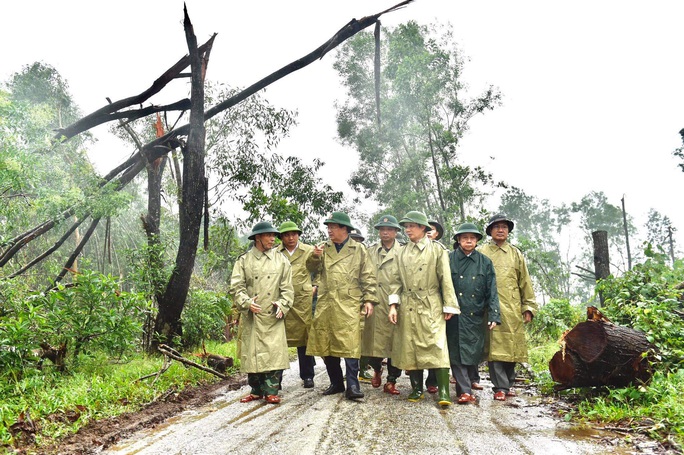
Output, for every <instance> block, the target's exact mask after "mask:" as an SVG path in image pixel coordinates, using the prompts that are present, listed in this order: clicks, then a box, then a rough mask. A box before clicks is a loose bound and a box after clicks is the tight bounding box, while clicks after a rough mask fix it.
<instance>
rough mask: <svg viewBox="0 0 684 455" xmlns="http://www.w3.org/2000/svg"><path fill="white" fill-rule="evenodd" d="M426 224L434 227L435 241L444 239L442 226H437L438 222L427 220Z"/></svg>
mask: <svg viewBox="0 0 684 455" xmlns="http://www.w3.org/2000/svg"><path fill="white" fill-rule="evenodd" d="M428 224H429V225H430V226H434V228H435V230H436V231H437V237H435V240H439V239H441V238H442V237H444V226H442V225H441V224H439V221H435V220H428Z"/></svg>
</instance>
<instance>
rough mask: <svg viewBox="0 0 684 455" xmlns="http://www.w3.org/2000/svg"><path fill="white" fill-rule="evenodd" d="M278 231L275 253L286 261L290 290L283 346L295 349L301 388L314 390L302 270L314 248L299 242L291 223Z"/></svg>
mask: <svg viewBox="0 0 684 455" xmlns="http://www.w3.org/2000/svg"><path fill="white" fill-rule="evenodd" d="M278 231H279V232H280V234H279V235H278V237H280V241H281V242H282V244H281V245H280V247H278V251H280V252H281V253H283V255H284V256H285V257H286V258H288V259H289V261H290V265H291V266H292V286H293V287H294V303H293V304H292V308H291V309H290V312H289V313H288V314H287V317H286V318H285V332H286V333H287V346H288V347H291V348H297V358H298V360H299V377H300V378H301V379H302V381H304V388H305V389H310V388H312V387H313V386H314V380H313V378H314V365H316V362H315V360H314V357H313V356H310V355H306V344H307V342H308V340H309V328H310V327H311V319H312V307H313V286H312V284H311V273H309V271H308V270H307V268H306V260H307V259H308V258H309V256H311V254H312V253H313V249H314V247H313V246H311V245H307V244H306V243H302V242H300V241H299V236H300V235H302V231H301V229H299V227H298V226H297V225H296V224H295V223H294V222H293V221H286V222H284V223H283V224H281V225H280V227H278Z"/></svg>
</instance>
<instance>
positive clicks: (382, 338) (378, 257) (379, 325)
mask: <svg viewBox="0 0 684 455" xmlns="http://www.w3.org/2000/svg"><path fill="white" fill-rule="evenodd" d="M401 248H402V246H401V245H400V244H399V242H397V241H395V242H394V245H393V246H392V248H390V250H389V251H385V248H383V246H382V243H380V242H378V243H376V244H375V245H373V246H371V247H370V248H368V254H369V256H370V260H371V262H372V263H373V267H374V270H375V275H376V276H377V280H378V287H377V289H378V291H377V296H378V305H376V306H375V307H374V308H373V314H372V315H371V317H369V318H368V319H366V321H365V325H364V328H363V339H362V341H361V355H363V356H368V357H380V358H389V357H391V352H392V336H393V334H394V324H392V323H391V322H390V320H389V292H390V291H389V288H390V283H391V282H392V279H393V278H394V276H395V275H396V274H397V272H398V269H397V259H396V255H397V252H398V251H399V250H400V249H401Z"/></svg>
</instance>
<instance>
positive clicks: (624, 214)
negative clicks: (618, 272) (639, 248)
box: [622, 196, 632, 270]
mask: <svg viewBox="0 0 684 455" xmlns="http://www.w3.org/2000/svg"><path fill="white" fill-rule="evenodd" d="M622 224H623V225H624V227H625V245H627V270H632V252H631V251H630V250H629V230H627V212H626V211H625V197H624V196H622Z"/></svg>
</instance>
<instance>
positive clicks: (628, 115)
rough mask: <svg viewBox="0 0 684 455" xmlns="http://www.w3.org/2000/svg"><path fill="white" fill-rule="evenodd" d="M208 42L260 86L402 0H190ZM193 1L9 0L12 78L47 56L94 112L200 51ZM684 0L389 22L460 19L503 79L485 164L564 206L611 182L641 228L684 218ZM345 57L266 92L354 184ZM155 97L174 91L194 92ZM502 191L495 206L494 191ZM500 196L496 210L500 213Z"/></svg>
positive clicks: (429, 9)
mask: <svg viewBox="0 0 684 455" xmlns="http://www.w3.org/2000/svg"><path fill="white" fill-rule="evenodd" d="M186 3H187V5H188V11H189V14H190V18H191V20H192V22H193V25H194V27H195V33H196V35H197V37H198V40H199V41H200V42H204V41H206V40H207V39H208V38H209V37H210V35H211V34H212V33H214V32H216V33H218V36H217V38H216V41H215V43H214V47H213V50H212V53H211V59H210V64H209V72H208V77H209V78H210V79H212V80H215V81H221V82H225V83H228V84H230V85H232V86H242V87H244V86H247V85H250V84H251V83H253V82H255V81H256V80H258V79H261V78H262V77H264V76H266V75H268V74H270V73H272V72H273V71H275V70H277V69H278V68H280V67H281V66H283V65H286V64H288V63H290V62H291V61H293V60H295V59H297V58H299V57H302V56H303V55H305V54H307V53H309V52H310V51H312V50H313V49H315V48H316V47H318V46H319V45H320V44H322V43H323V42H324V41H326V40H327V39H328V38H330V37H331V36H332V35H333V34H334V33H335V31H337V30H338V29H339V28H340V27H341V26H343V25H344V24H345V23H347V22H348V21H349V20H350V19H351V18H354V17H356V18H360V17H362V16H365V15H369V14H373V13H376V12H379V11H381V10H384V9H386V8H388V7H390V6H392V5H393V4H395V3H398V0H388V1H368V0H365V1H361V0H344V1H336V2H328V1H320V0H319V1H289V2H285V1H282V0H269V1H251V2H235V1H223V2H220V3H219V2H213V1H206V0H204V1H203V0H187V2H186ZM182 9H183V2H182V1H178V0H154V1H152V0H144V1H141V0H137V1H131V0H119V1H116V2H93V1H72V0H63V1H60V2H54V1H50V2H48V1H30V0H24V1H22V2H16V1H13V2H6V3H5V4H3V12H2V16H3V19H4V20H3V25H2V27H0V42H2V46H0V80H3V81H4V80H6V79H7V77H8V76H9V75H10V74H11V73H13V72H16V71H19V70H20V69H21V67H22V66H23V65H26V64H29V63H32V62H34V61H43V62H45V63H48V64H50V65H53V66H54V67H55V68H56V69H57V70H58V71H59V72H60V74H61V75H62V76H63V77H64V78H65V79H66V80H67V81H68V82H69V86H70V90H71V93H72V94H73V96H74V98H75V101H76V102H77V104H78V105H79V106H80V107H81V109H82V110H83V112H84V113H89V112H92V111H93V110H95V109H98V108H100V107H102V106H103V105H104V104H105V103H106V100H105V97H110V98H112V100H117V99H121V98H124V97H128V96H131V95H134V94H138V93H139V92H141V91H143V90H144V89H146V88H147V87H148V86H149V85H150V84H151V83H152V81H154V79H156V78H157V77H158V76H159V75H160V74H161V73H162V72H163V71H164V70H166V69H167V68H168V67H169V66H171V64H172V63H175V62H176V61H177V60H178V59H179V58H180V57H181V56H182V55H184V54H185V53H186V52H187V47H186V44H185V37H184V33H183V27H182V18H183V11H182ZM683 18H684V2H682V1H675V0H672V1H656V2H643V1H624V0H622V1H607V0H602V1H584V0H580V1H572V2H559V1H556V2H549V1H519V2H511V1H508V0H506V1H496V0H490V1H487V2H473V1H460V0H448V1H447V0H444V1H437V0H416V1H415V2H414V3H413V4H410V5H408V6H407V7H406V8H404V9H402V10H400V11H397V12H393V13H390V14H387V15H386V16H384V17H383V18H382V23H383V25H386V26H393V25H396V24H398V23H400V22H406V21H408V20H412V19H413V20H416V21H418V22H419V23H422V24H427V23H432V22H435V21H439V22H441V23H446V22H450V23H451V24H452V25H453V27H454V35H455V39H456V41H457V43H458V45H459V47H460V48H461V49H462V51H463V53H464V54H465V55H466V56H467V57H468V58H469V59H470V60H469V62H467V63H466V66H465V74H464V78H465V80H466V81H467V82H468V84H469V86H470V89H471V93H472V94H473V95H475V94H477V93H479V92H480V91H481V90H483V89H484V88H485V87H487V86H488V85H490V84H491V85H494V86H496V87H498V88H499V89H500V90H501V92H502V93H503V95H504V98H503V106H501V107H500V108H497V109H496V110H495V111H492V112H488V113H486V114H485V115H483V116H480V117H477V118H476V119H474V120H473V121H472V123H471V130H470V132H469V133H468V134H467V135H466V137H465V138H464V140H463V141H462V143H461V148H460V153H461V154H462V156H463V157H464V160H465V161H466V162H468V163H470V164H480V165H483V166H484V167H485V168H486V169H487V170H489V171H491V172H493V173H494V176H495V178H497V179H499V180H504V181H506V182H508V183H510V184H512V185H515V186H518V187H521V188H522V189H523V190H524V191H526V192H527V193H528V194H532V195H535V196H537V197H540V198H546V199H549V200H550V201H551V202H552V203H553V204H560V203H571V202H576V201H579V199H580V198H581V197H582V196H584V195H585V194H587V193H589V192H590V191H592V190H596V191H603V192H605V193H606V195H607V196H608V197H609V199H610V202H611V203H612V204H614V205H616V206H620V199H621V198H622V196H623V195H624V196H625V198H626V203H627V210H628V212H629V213H630V214H631V215H633V216H634V217H635V220H636V222H637V224H638V225H639V228H640V229H642V230H643V228H642V225H643V223H644V221H645V217H646V213H647V212H648V210H649V209H650V208H655V209H656V210H658V211H660V212H661V213H663V214H664V215H667V216H669V217H670V218H671V219H672V220H673V222H674V223H675V225H676V226H677V227H678V228H679V230H680V232H679V234H678V242H679V243H680V246H681V245H682V244H684V211H683V210H682V209H681V207H682V202H681V193H682V188H683V187H684V173H683V172H682V171H681V170H679V168H678V167H677V160H676V159H675V158H674V157H673V156H672V151H673V150H674V149H676V148H677V147H680V146H681V145H682V142H681V139H680V136H679V134H678V131H679V130H680V129H682V128H684V62H683V60H682V58H681V55H682V49H683V48H684V34H683V33H682V21H683V20H684V19H683ZM332 62H333V58H332V55H328V56H326V57H325V58H324V59H323V60H322V61H318V62H315V63H313V64H311V65H310V66H308V67H306V68H304V69H302V70H300V71H298V72H296V73H294V74H292V75H290V76H288V77H286V78H285V79H282V80H281V81H279V82H277V83H276V84H274V85H272V86H271V87H270V88H268V89H267V92H266V95H265V96H266V98H267V99H269V101H271V102H272V103H273V104H275V105H277V106H279V107H285V108H289V109H296V110H298V111H299V126H298V127H297V128H296V129H295V130H294V131H293V132H292V135H291V137H289V138H287V139H286V140H285V141H283V142H282V145H281V151H282V152H283V153H284V154H294V155H299V156H302V157H320V158H322V159H323V160H324V161H325V162H326V163H327V164H326V166H325V167H324V169H323V171H322V174H321V175H322V177H323V178H324V179H325V180H326V182H329V183H332V184H333V186H335V187H336V188H337V189H340V190H346V189H347V187H346V180H347V178H348V176H349V174H350V173H351V171H352V170H353V169H354V166H355V163H356V157H355V153H354V152H353V151H352V150H349V149H344V148H342V147H341V146H340V145H339V144H337V142H336V141H335V113H334V108H333V103H334V101H335V100H336V99H341V98H342V96H343V92H342V91H341V89H340V86H339V79H338V78H337V75H336V73H335V72H334V71H333V70H332ZM174 84H175V85H176V88H175V93H169V94H168V95H166V96H163V95H162V96H158V97H155V98H153V101H154V102H155V103H163V102H170V101H175V100H176V99H177V98H178V97H179V96H178V94H179V93H180V94H183V93H185V91H186V90H187V86H186V85H185V84H187V82H186V81H178V82H175V83H174ZM95 134H96V136H97V138H98V139H100V145H99V146H98V147H97V148H95V149H94V153H95V154H96V156H93V159H94V161H96V162H97V163H98V166H100V168H101V170H102V171H103V172H106V171H108V170H109V169H110V168H111V167H113V166H114V165H116V164H118V163H119V162H120V161H122V160H123V159H124V158H125V157H127V156H128V155H129V154H130V153H131V150H125V149H122V147H121V146H120V145H119V144H118V143H117V142H114V141H112V140H111V139H108V138H107V133H106V128H104V127H100V129H98V130H95ZM493 204H494V203H493ZM495 208H496V207H489V209H490V210H494V209H495Z"/></svg>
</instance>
